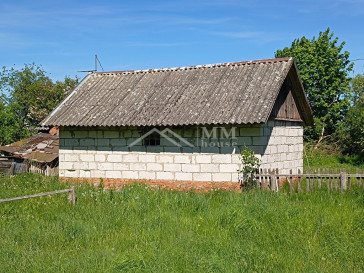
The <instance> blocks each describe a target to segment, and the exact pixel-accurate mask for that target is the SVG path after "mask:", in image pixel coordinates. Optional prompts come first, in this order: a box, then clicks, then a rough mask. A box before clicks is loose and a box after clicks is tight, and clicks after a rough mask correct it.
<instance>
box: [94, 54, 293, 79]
mask: <svg viewBox="0 0 364 273" xmlns="http://www.w3.org/2000/svg"><path fill="white" fill-rule="evenodd" d="M290 60H293V58H292V57H284V58H276V59H263V60H251V61H242V62H231V63H229V62H228V63H216V64H202V65H192V66H181V67H169V68H155V69H141V70H124V71H106V72H94V73H91V74H93V75H114V74H137V73H150V72H164V71H181V70H188V69H190V70H191V69H201V68H211V67H220V66H235V65H250V64H267V63H278V62H288V61H290Z"/></svg>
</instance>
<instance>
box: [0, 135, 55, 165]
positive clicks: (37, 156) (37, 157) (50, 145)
mask: <svg viewBox="0 0 364 273" xmlns="http://www.w3.org/2000/svg"><path fill="white" fill-rule="evenodd" d="M58 149H59V136H58V135H51V134H47V133H39V134H36V135H34V136H32V137H30V138H28V139H25V140H20V141H17V142H14V143H11V144H9V145H5V146H0V150H2V151H5V152H8V153H11V154H13V155H14V157H19V158H23V159H28V160H33V161H37V162H46V163H49V162H52V161H53V160H54V159H56V158H57V157H58Z"/></svg>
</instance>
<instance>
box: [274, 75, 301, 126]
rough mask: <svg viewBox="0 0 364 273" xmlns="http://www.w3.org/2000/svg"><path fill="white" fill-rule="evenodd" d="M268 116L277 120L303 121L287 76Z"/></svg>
mask: <svg viewBox="0 0 364 273" xmlns="http://www.w3.org/2000/svg"><path fill="white" fill-rule="evenodd" d="M270 118H272V119H277V120H292V121H300V122H302V121H303V115H302V113H301V111H300V110H299V108H298V104H297V98H296V96H295V94H294V92H293V85H292V83H291V81H290V79H289V78H288V77H287V78H286V80H285V81H284V83H283V85H282V88H281V90H280V92H279V95H278V97H277V100H276V102H275V104H274V106H273V109H272V113H271V116H270Z"/></svg>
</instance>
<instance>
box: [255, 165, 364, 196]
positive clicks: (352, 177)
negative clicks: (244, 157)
mask: <svg viewBox="0 0 364 273" xmlns="http://www.w3.org/2000/svg"><path fill="white" fill-rule="evenodd" d="M255 179H256V181H257V187H258V188H260V189H269V190H272V191H279V190H280V188H282V186H283V184H284V183H288V184H289V188H290V192H291V193H293V192H295V191H297V192H299V193H300V192H304V191H306V192H310V191H313V190H315V189H322V188H324V187H326V188H327V190H329V191H333V190H340V191H341V192H344V191H345V190H347V189H351V187H352V186H353V185H357V186H361V187H364V170H356V172H355V173H351V172H350V171H348V170H345V169H308V170H306V171H305V172H304V173H301V172H300V171H298V172H297V173H293V172H292V171H290V173H289V174H279V170H278V169H260V170H259V172H258V173H257V174H255Z"/></svg>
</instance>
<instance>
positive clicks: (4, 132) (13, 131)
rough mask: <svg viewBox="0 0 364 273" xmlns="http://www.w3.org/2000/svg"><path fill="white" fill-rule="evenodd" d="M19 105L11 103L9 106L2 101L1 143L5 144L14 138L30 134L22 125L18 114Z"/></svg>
mask: <svg viewBox="0 0 364 273" xmlns="http://www.w3.org/2000/svg"><path fill="white" fill-rule="evenodd" d="M16 107H17V105H14V104H11V105H9V106H8V107H6V106H5V105H4V103H2V102H0V123H1V126H0V145H5V144H9V143H11V142H13V141H14V140H19V139H23V138H26V137H28V136H29V132H28V130H26V128H24V127H22V123H21V120H20V118H19V116H18V115H16V109H14V108H16Z"/></svg>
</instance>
